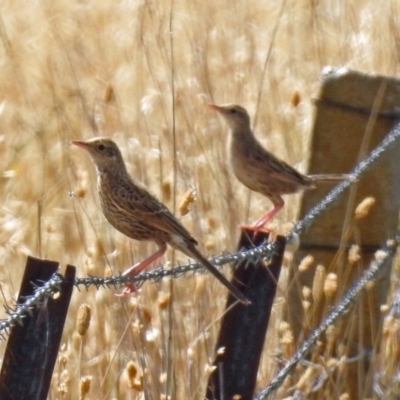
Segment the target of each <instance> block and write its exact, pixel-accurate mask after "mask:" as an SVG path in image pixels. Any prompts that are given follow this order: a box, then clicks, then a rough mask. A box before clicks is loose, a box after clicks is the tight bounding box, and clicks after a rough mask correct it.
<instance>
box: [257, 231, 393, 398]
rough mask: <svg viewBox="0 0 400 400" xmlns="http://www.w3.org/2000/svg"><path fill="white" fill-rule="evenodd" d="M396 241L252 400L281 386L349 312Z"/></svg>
mask: <svg viewBox="0 0 400 400" xmlns="http://www.w3.org/2000/svg"><path fill="white" fill-rule="evenodd" d="M398 241H399V236H397V237H396V240H389V241H388V242H387V244H386V246H385V248H383V249H382V250H383V252H382V256H381V257H379V259H376V260H374V261H372V262H371V264H370V267H369V268H368V269H367V270H366V271H365V272H364V274H363V275H362V276H361V278H359V279H358V280H357V281H356V282H355V283H354V284H353V285H352V286H351V287H350V289H349V290H348V291H347V293H346V294H345V295H344V297H343V299H342V301H341V302H340V303H339V304H338V305H337V306H336V307H335V308H334V309H333V310H332V311H331V312H330V313H329V314H328V315H327V317H326V318H325V319H324V321H323V322H322V323H321V325H319V326H318V328H316V329H315V330H314V331H313V332H312V333H311V334H310V337H309V338H308V339H307V340H306V341H305V342H303V344H302V345H301V346H300V348H299V350H297V352H296V353H295V354H294V355H293V357H292V358H291V359H290V360H289V361H288V362H287V364H286V365H285V367H283V368H282V369H281V370H280V371H279V373H278V374H277V375H276V376H275V378H274V379H272V381H271V382H270V383H269V384H268V385H267V386H266V387H265V388H264V389H262V390H261V391H260V392H259V393H258V394H257V395H256V397H255V399H254V400H264V399H266V397H267V396H268V395H270V394H271V393H272V392H273V391H275V390H276V389H277V388H278V387H279V386H281V385H282V383H283V381H284V380H285V379H286V378H287V376H289V375H290V374H291V373H292V372H293V370H294V369H295V368H296V365H297V364H298V363H299V362H300V361H302V360H303V359H304V358H305V357H306V355H307V354H308V353H309V351H310V349H311V348H312V347H313V346H314V344H315V343H316V342H317V340H318V339H319V337H320V336H321V335H322V334H323V333H324V332H325V331H326V330H327V328H328V327H329V326H330V325H333V324H334V323H335V321H336V320H337V319H338V318H339V317H340V316H342V315H343V314H345V313H346V312H347V311H348V310H349V308H350V306H351V305H352V303H353V302H354V300H355V298H356V297H357V296H358V294H359V293H360V292H361V290H362V289H363V288H364V287H365V285H366V283H367V282H368V281H372V280H376V279H377V275H378V273H384V271H385V270H386V268H387V267H388V266H389V265H390V264H391V260H392V258H393V257H394V255H395V253H396V250H397V246H398V243H399V242H398Z"/></svg>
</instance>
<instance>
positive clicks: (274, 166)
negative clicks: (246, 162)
mask: <svg viewBox="0 0 400 400" xmlns="http://www.w3.org/2000/svg"><path fill="white" fill-rule="evenodd" d="M263 150H264V149H263ZM261 158H263V159H264V160H265V162H264V163H259V164H258V165H257V168H260V167H262V168H263V169H264V170H265V174H266V176H268V178H269V179H271V180H272V179H273V180H278V181H281V182H290V183H294V182H295V183H298V184H300V185H305V186H307V185H309V184H310V182H308V180H307V179H306V177H305V176H304V175H302V174H300V173H299V172H297V171H296V170H295V169H294V168H292V167H291V166H290V165H289V164H287V163H286V162H285V161H282V160H279V159H278V158H277V157H275V156H274V155H273V154H271V153H269V152H267V151H265V154H264V155H263V156H261Z"/></svg>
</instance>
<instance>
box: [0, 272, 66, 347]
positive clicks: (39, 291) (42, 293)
mask: <svg viewBox="0 0 400 400" xmlns="http://www.w3.org/2000/svg"><path fill="white" fill-rule="evenodd" d="M63 279H64V278H63V277H62V276H61V275H60V274H58V273H56V274H54V275H53V276H52V278H51V279H50V280H48V281H47V282H43V286H39V285H37V284H36V285H35V286H36V287H35V290H34V294H33V295H32V296H29V297H27V298H26V299H24V302H23V303H22V304H16V305H15V307H14V308H12V307H10V306H7V307H6V314H7V315H8V317H7V318H5V319H1V320H0V338H1V339H4V338H5V336H6V334H8V332H9V330H10V329H11V328H12V327H13V326H14V325H16V324H22V323H23V320H24V318H25V317H26V316H27V315H29V314H30V313H31V311H32V310H33V309H34V308H37V307H40V305H41V304H43V301H44V300H45V299H46V298H47V297H51V296H54V295H55V294H56V293H57V292H58V291H59V290H60V284H61V282H62V281H63Z"/></svg>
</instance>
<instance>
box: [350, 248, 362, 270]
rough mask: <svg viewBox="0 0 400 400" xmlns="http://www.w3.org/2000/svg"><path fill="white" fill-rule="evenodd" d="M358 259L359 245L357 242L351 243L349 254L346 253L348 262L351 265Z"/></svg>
mask: <svg viewBox="0 0 400 400" xmlns="http://www.w3.org/2000/svg"><path fill="white" fill-rule="evenodd" d="M360 259H361V254H360V246H359V245H358V244H353V245H352V246H351V247H350V250H349V255H348V260H349V263H350V264H351V265H353V264H355V263H357V262H358V261H360Z"/></svg>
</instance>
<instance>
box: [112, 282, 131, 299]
mask: <svg viewBox="0 0 400 400" xmlns="http://www.w3.org/2000/svg"><path fill="white" fill-rule="evenodd" d="M136 289H137V288H136V286H135V284H134V283H133V282H128V283H125V287H124V290H123V291H122V292H121V293H114V295H115V296H116V297H126V296H129V295H130V294H132V293H133V292H136Z"/></svg>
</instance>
